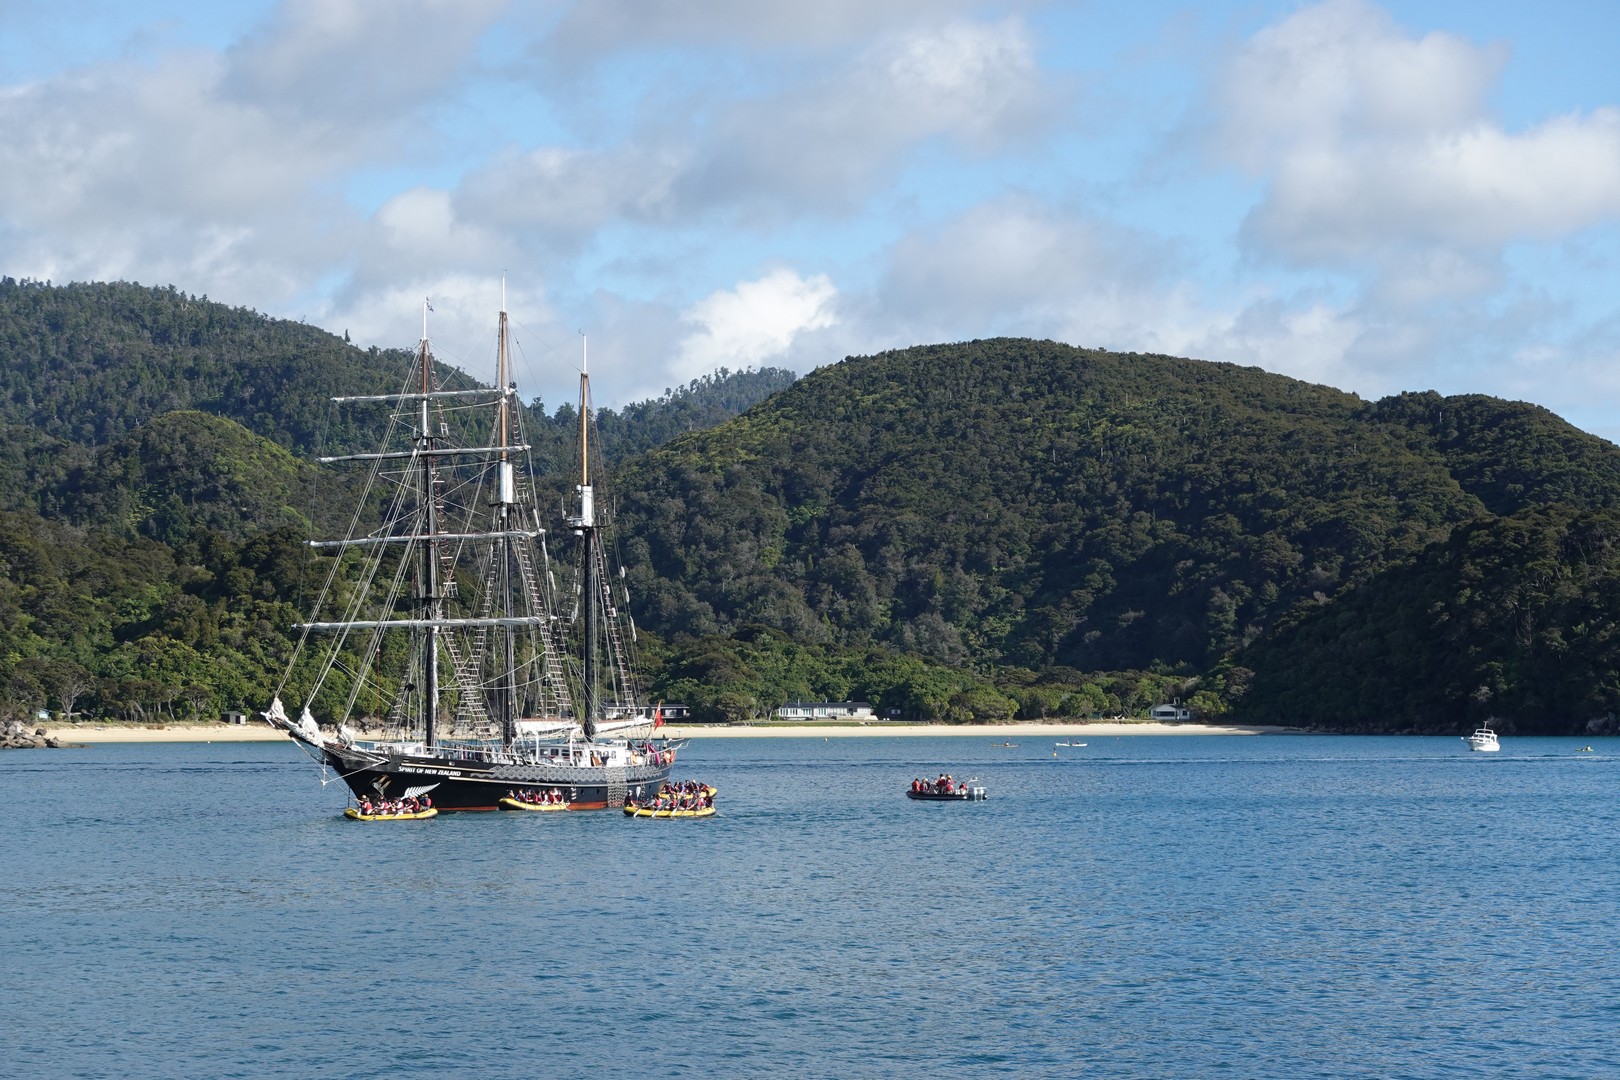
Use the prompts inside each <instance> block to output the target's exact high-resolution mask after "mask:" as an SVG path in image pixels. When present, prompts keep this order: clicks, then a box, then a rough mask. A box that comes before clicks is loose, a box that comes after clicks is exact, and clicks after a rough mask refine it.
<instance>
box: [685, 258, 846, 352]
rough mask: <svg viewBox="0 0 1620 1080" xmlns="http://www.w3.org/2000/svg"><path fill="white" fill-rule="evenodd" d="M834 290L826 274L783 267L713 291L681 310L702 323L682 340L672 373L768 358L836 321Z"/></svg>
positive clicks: (836, 293)
mask: <svg viewBox="0 0 1620 1080" xmlns="http://www.w3.org/2000/svg"><path fill="white" fill-rule="evenodd" d="M837 295H838V290H837V289H836V288H835V287H834V286H833V283H832V282H831V281H830V280H828V279H827V277H826V275H817V276H815V277H811V278H802V277H800V276H799V275H798V274H796V273H794V272H793V271H792V270H787V269H780V270H774V271H772V272H771V273H769V274H766V275H765V276H764V277H762V278H759V279H757V280H755V281H745V282H741V283H739V284H738V285H737V287H736V288H735V289H730V290H722V291H720V292H715V293H711V294H710V295H708V296H707V297H705V298H704V299H702V300H700V301H698V302H697V303H696V304H694V305H692V307H691V308H690V309H689V310H688V311H686V312H685V313H684V314H683V316H682V318H683V319H684V320H685V321H686V322H688V323H694V324H697V325H698V326H700V327H701V329H700V330H698V331H697V332H696V333H694V334H691V335H689V336H688V337H686V338H685V339H684V340H683V341H682V342H681V344H680V349H679V357H680V358H679V360H678V362H677V363H676V364H675V365H674V370H675V373H676V375H677V377H678V378H681V379H690V378H693V377H695V376H699V375H706V374H708V373H710V372H712V371H714V370H715V369H716V368H720V367H728V368H731V369H732V370H738V369H742V368H749V367H755V366H759V365H762V364H769V362H770V361H772V360H773V359H775V358H776V357H778V356H779V355H780V354H782V353H784V352H786V351H787V349H788V348H789V347H790V346H791V345H792V344H793V340H794V338H795V337H797V336H798V335H799V334H802V333H804V332H805V331H808V330H820V329H824V328H826V327H830V326H832V325H833V324H834V323H835V322H836V321H837V314H836V312H835V311H834V300H835V298H836V297H837Z"/></svg>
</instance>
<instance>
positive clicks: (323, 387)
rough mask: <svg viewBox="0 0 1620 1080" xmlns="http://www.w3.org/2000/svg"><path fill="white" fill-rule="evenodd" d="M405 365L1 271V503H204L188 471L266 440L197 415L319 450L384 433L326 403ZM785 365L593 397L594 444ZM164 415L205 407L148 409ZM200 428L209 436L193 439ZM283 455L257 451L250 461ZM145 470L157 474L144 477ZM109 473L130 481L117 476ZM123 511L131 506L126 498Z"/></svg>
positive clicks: (643, 438) (536, 428)
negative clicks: (225, 449)
mask: <svg viewBox="0 0 1620 1080" xmlns="http://www.w3.org/2000/svg"><path fill="white" fill-rule="evenodd" d="M410 363H411V361H410V357H409V354H408V353H406V352H403V351H400V350H379V349H375V348H373V349H359V348H356V347H354V346H352V345H350V344H349V343H348V342H346V341H345V340H344V339H343V338H341V337H338V336H336V335H334V334H331V333H328V332H327V331H325V330H321V329H318V328H316V327H313V326H307V325H305V324H303V323H297V322H288V321H286V320H281V319H272V318H269V317H267V316H264V315H261V314H259V313H258V312H255V311H250V310H248V309H245V308H233V307H228V306H226V305H223V304H217V303H213V302H211V301H209V300H208V299H207V298H206V297H202V298H199V297H195V296H188V295H186V294H185V293H183V292H180V291H179V290H177V289H175V288H174V287H173V286H169V287H164V288H151V287H146V286H142V285H137V284H133V283H129V282H111V283H84V284H72V285H65V286H53V285H49V284H44V283H40V282H29V281H23V282H18V281H16V280H13V279H11V278H0V446H3V449H0V507H5V508H11V509H24V508H26V509H32V510H39V511H42V512H45V513H47V514H60V515H65V516H68V517H72V518H76V519H93V517H94V513H93V512H92V511H99V510H101V509H104V508H106V507H107V505H108V503H109V500H112V501H114V502H121V503H122V504H127V505H126V509H128V508H130V507H133V508H135V509H137V510H138V508H139V507H140V506H141V505H142V504H143V501H148V500H147V499H146V497H147V496H148V495H150V496H151V497H152V498H155V499H158V500H167V499H170V498H171V496H174V495H175V490H171V488H178V490H179V492H180V494H181V495H183V496H184V497H185V500H186V501H190V502H197V501H198V498H199V494H198V492H196V491H195V490H194V489H195V486H196V482H198V481H201V482H203V483H207V478H206V477H201V476H199V475H197V473H196V469H197V466H198V464H199V463H200V462H201V461H202V460H203V459H205V458H206V459H208V460H213V459H214V458H216V457H218V456H219V453H218V451H219V450H220V446H221V445H222V444H234V449H233V450H232V453H234V454H237V455H241V454H248V453H253V454H257V453H259V451H258V450H251V449H250V446H251V441H250V440H247V439H246V438H245V434H246V433H245V432H244V433H242V434H241V435H232V434H230V433H229V432H227V431H225V430H224V429H223V428H222V427H221V426H220V425H219V424H211V423H207V422H206V421H205V420H204V419H203V414H206V416H210V417H213V418H216V419H218V420H222V421H226V422H229V423H233V424H235V425H240V426H241V427H242V428H245V429H246V431H247V432H252V433H253V434H254V435H257V436H259V437H260V438H261V439H265V440H269V441H270V442H272V443H275V444H277V445H278V446H280V447H281V448H283V449H285V450H287V451H291V452H292V453H293V454H295V455H296V456H297V457H298V458H299V459H301V460H306V461H307V460H308V459H309V457H310V456H311V455H312V454H313V453H314V452H316V451H320V452H324V453H343V452H348V451H356V450H361V451H363V450H368V449H371V448H372V447H373V446H374V445H375V444H376V442H377V440H378V438H379V434H380V428H379V426H378V425H379V424H380V422H381V419H382V418H381V416H380V414H379V413H378V411H377V410H367V409H340V408H334V407H333V406H332V404H331V400H330V399H331V398H332V397H334V396H338V395H359V394H383V393H389V392H392V391H394V390H397V389H398V387H399V384H400V380H401V378H403V374H404V372H406V371H407V370H408V368H409V365H410ZM440 372H441V378H442V379H443V380H444V383H445V385H447V386H452V387H455V386H474V385H481V382H480V380H479V379H478V377H477V375H476V373H474V374H469V373H466V372H462V371H459V370H457V369H455V368H451V367H448V366H445V365H442V364H441V365H440ZM794 378H795V376H794V375H793V373H792V372H788V371H782V370H780V369H774V368H767V369H764V370H761V371H742V372H733V371H725V370H722V371H720V372H717V373H716V374H714V375H711V376H706V377H704V378H701V379H696V380H693V381H692V382H690V383H688V384H687V385H685V386H681V387H677V388H675V389H673V390H668V391H666V392H665V393H664V394H663V396H662V397H659V398H656V399H653V400H650V401H644V402H637V403H633V404H630V405H627V406H624V407H623V408H622V409H620V410H618V411H614V410H602V411H601V412H600V415H599V417H598V426H599V429H600V431H601V435H602V442H603V450H604V452H605V453H606V454H607V455H608V457H609V459H610V460H611V459H614V458H616V457H618V456H620V455H623V454H629V453H636V452H640V451H643V450H646V449H648V448H650V447H653V446H657V445H659V444H660V443H662V442H664V441H666V440H668V439H669V438H672V437H674V436H675V435H677V434H681V433H684V432H688V431H692V430H696V429H698V428H701V427H706V426H711V425H713V424H716V423H719V422H721V421H723V420H725V419H727V418H729V417H731V416H735V415H737V414H738V413H740V412H742V411H744V410H745V409H747V408H748V407H749V406H751V405H753V404H755V403H756V402H758V401H760V400H763V399H764V398H766V397H768V396H769V395H770V394H772V393H775V392H776V391H777V390H779V389H781V388H783V387H785V386H788V385H790V384H791V383H792V382H793V379H794ZM538 406H539V403H538V402H536V403H535V405H534V406H533V407H531V410H530V416H529V418H528V421H529V428H530V436H531V438H532V441H533V442H535V443H536V445H537V446H539V447H540V448H541V449H542V454H543V455H545V454H547V453H548V452H550V451H553V450H554V451H555V454H556V455H557V456H563V452H562V450H561V449H560V448H562V447H565V446H568V445H571V441H572V439H573V436H574V431H575V425H576V421H577V413H576V412H575V410H574V408H573V406H572V405H568V404H564V405H562V406H561V407H560V408H559V409H558V410H557V411H556V412H555V413H554V414H553V415H551V416H549V417H548V416H546V415H545V413H543V412H542V411H540V409H539V407H538ZM171 413H195V414H198V415H194V416H192V417H191V418H190V419H188V420H184V421H174V422H169V423H163V424H158V423H157V422H158V421H159V420H160V419H161V418H163V417H165V416H167V415H169V414H171ZM154 425H156V426H154ZM193 439H201V440H202V442H203V444H204V445H203V446H201V447H200V448H189V449H188V447H187V445H186V444H187V443H188V442H189V441H190V440H193ZM265 452H266V453H268V450H266V451H265ZM131 453H135V454H137V455H138V457H139V459H140V464H139V465H135V464H132V463H131V461H130V460H129V455H130V454H131ZM271 457H274V455H273V454H272V455H271ZM170 458H172V459H175V460H173V461H168V460H165V459H170ZM284 467H285V463H277V464H274V465H271V464H270V463H269V462H268V461H266V462H260V463H259V465H256V466H253V467H252V468H250V469H248V471H250V472H251V471H254V470H256V469H262V468H272V469H281V468H284ZM154 477H155V478H156V480H155V486H154V485H153V484H148V483H147V482H148V481H152V480H153V479H154ZM115 478H122V479H123V480H126V481H129V483H126V484H124V485H123V487H122V488H120V484H119V481H118V480H117V479H115ZM286 479H287V478H283V481H278V484H279V485H280V486H279V487H278V488H277V489H276V492H262V491H261V492H258V493H257V494H258V495H259V496H261V497H267V496H269V495H271V494H276V493H279V495H285V494H287V492H286V491H285V490H283V489H284V488H285V482H284V481H286ZM130 484H134V485H135V486H136V487H137V488H141V487H142V486H143V485H144V486H146V487H150V488H151V490H150V491H146V490H133V489H131V487H130ZM86 486H87V487H88V488H90V489H93V490H90V491H89V492H88V494H89V495H91V499H90V502H89V503H88V504H87V503H85V502H84V501H82V500H81V499H80V496H81V494H85V493H86V492H84V491H81V488H82V487H86ZM295 486H296V485H295ZM115 489H117V490H115ZM120 491H121V492H122V493H120ZM204 494H206V493H204ZM278 497H279V496H278ZM234 505H236V506H241V505H243V504H242V503H241V502H240V501H238V502H237V503H235V504H234ZM287 506H288V507H289V508H295V509H299V510H300V512H301V511H302V509H307V508H297V506H296V499H294V500H292V502H291V503H288V504H287ZM117 514H118V515H122V516H121V518H120V519H121V520H122V519H128V514H127V513H125V512H124V510H118V511H117ZM266 515H268V517H266ZM202 516H204V517H212V518H214V519H215V521H214V523H215V524H229V525H230V526H231V528H230V531H233V532H239V533H240V532H244V531H251V529H253V528H256V527H258V526H260V525H262V524H263V523H264V522H265V521H266V520H269V519H285V517H286V515H285V514H284V513H282V508H280V507H278V508H276V509H274V510H271V509H267V508H264V507H256V508H254V510H253V512H252V513H250V514H249V515H248V516H247V518H246V519H245V520H244V521H240V522H227V521H226V518H227V517H228V514H225V513H220V514H215V513H214V511H213V510H212V509H210V508H208V507H204V508H203V515H202Z"/></svg>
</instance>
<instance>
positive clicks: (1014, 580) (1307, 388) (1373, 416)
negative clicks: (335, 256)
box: [621, 340, 1620, 686]
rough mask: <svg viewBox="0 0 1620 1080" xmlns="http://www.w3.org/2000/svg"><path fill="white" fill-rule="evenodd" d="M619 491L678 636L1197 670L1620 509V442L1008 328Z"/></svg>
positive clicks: (873, 375) (646, 583) (764, 408)
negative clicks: (1364, 595)
mask: <svg viewBox="0 0 1620 1080" xmlns="http://www.w3.org/2000/svg"><path fill="white" fill-rule="evenodd" d="M621 488H622V490H624V491H625V493H626V508H625V519H626V522H625V524H626V528H625V532H626V533H628V534H630V535H633V536H638V537H643V538H644V539H642V540H639V541H638V542H637V543H638V544H640V545H642V546H640V547H637V548H636V549H634V550H633V551H632V552H631V553H630V557H629V558H628V559H627V563H628V564H629V565H630V566H632V567H633V568H634V567H638V566H643V565H645V569H644V570H643V571H642V577H643V580H642V581H640V582H638V583H637V584H638V585H639V586H640V587H641V589H642V590H643V592H644V593H646V594H649V595H650V601H649V604H648V607H647V610H646V611H645V613H644V615H643V621H644V623H646V624H647V625H650V626H651V627H653V628H654V629H656V630H659V631H662V632H664V633H666V634H683V633H684V634H692V635H702V634H707V633H713V632H717V631H718V632H728V631H732V630H734V629H736V628H738V627H741V626H744V625H746V624H750V623H755V624H763V625H764V626H767V627H774V628H778V629H780V630H782V631H785V632H787V633H788V634H789V635H791V636H792V637H794V638H796V639H798V640H801V641H832V642H839V643H845V644H854V645H859V644H865V643H870V642H877V643H884V644H889V645H893V646H895V647H897V648H900V649H903V650H906V651H910V652H914V653H921V654H924V655H927V656H930V657H934V658H938V659H941V660H945V661H948V662H951V663H954V664H963V665H985V664H992V663H995V664H1008V665H1016V666H1019V667H1023V668H1028V669H1032V670H1036V671H1041V670H1047V671H1050V670H1054V669H1058V670H1062V669H1070V670H1078V671H1082V672H1093V671H1107V670H1119V669H1137V670H1159V671H1180V672H1186V673H1199V672H1207V671H1209V670H1211V669H1215V668H1218V667H1219V666H1220V665H1222V664H1223V662H1226V663H1229V662H1230V660H1231V658H1233V657H1236V656H1238V655H1239V654H1240V652H1241V651H1242V650H1243V649H1244V648H1245V647H1246V646H1249V645H1251V644H1252V643H1255V642H1258V641H1260V640H1262V639H1264V638H1265V636H1266V635H1267V633H1268V631H1269V630H1270V629H1271V628H1272V627H1274V626H1276V625H1277V624H1278V623H1279V622H1280V621H1281V620H1283V619H1284V618H1285V617H1286V616H1288V615H1289V613H1290V612H1295V611H1299V610H1304V609H1308V608H1310V607H1312V606H1321V605H1324V604H1328V603H1330V602H1333V601H1335V599H1336V598H1341V597H1343V596H1344V595H1346V594H1347V593H1348V592H1350V591H1352V590H1354V589H1356V588H1357V587H1359V586H1362V585H1364V584H1366V583H1367V582H1369V581H1372V580H1373V579H1374V578H1375V577H1376V576H1377V575H1379V574H1380V572H1382V571H1384V570H1386V569H1388V568H1391V567H1395V566H1402V565H1405V564H1407V563H1409V562H1410V561H1411V560H1412V559H1413V558H1414V557H1415V556H1416V555H1417V554H1418V553H1419V552H1421V551H1423V550H1424V549H1425V548H1426V547H1427V546H1429V545H1431V544H1435V543H1438V542H1440V541H1443V540H1445V539H1446V538H1447V537H1448V536H1449V535H1450V534H1451V532H1452V530H1453V529H1455V528H1456V527H1457V526H1458V525H1460V524H1463V523H1467V522H1474V521H1478V520H1480V519H1485V518H1489V517H1491V516H1493V515H1506V514H1515V513H1518V512H1520V511H1523V510H1525V509H1528V508H1533V507H1538V506H1542V505H1545V504H1552V503H1560V504H1566V505H1568V506H1571V507H1574V508H1581V509H1593V508H1605V507H1614V506H1616V505H1620V450H1617V449H1616V448H1615V447H1614V446H1613V445H1611V444H1609V443H1607V442H1604V441H1603V440H1600V439H1597V438H1595V437H1593V436H1590V435H1586V434H1584V433H1582V432H1580V431H1578V430H1576V429H1575V428H1573V427H1571V426H1570V425H1568V424H1567V423H1564V422H1563V421H1561V420H1559V419H1558V418H1557V417H1555V416H1553V415H1552V414H1550V413H1548V412H1546V411H1545V410H1543V409H1540V408H1537V407H1534V406H1530V405H1525V404H1520V403H1513V402H1506V401H1499V400H1495V399H1490V398H1484V397H1477V396H1470V397H1463V398H1441V397H1440V396H1438V395H1435V394H1407V395H1402V396H1399V397H1395V398H1390V399H1386V400H1384V401H1379V402H1375V403H1368V402H1364V401H1362V400H1361V399H1359V398H1357V397H1355V396H1354V395H1349V394H1345V393H1341V392H1339V391H1336V390H1332V389H1328V388H1325V387H1320V386H1314V385H1310V384H1307V383H1303V382H1299V381H1297V380H1293V379H1289V378H1285V377H1282V376H1278V375H1272V374H1267V373H1265V372H1262V371H1260V370H1258V369H1254V368H1243V367H1236V366H1232V365H1226V364H1214V363H1205V362H1200V361H1193V360H1182V359H1175V358H1171V357H1165V356H1145V355H1135V354H1129V355H1122V354H1114V353H1105V352H1099V351H1089V350H1081V349H1074V348H1069V347H1067V346H1063V345H1058V344H1054V343H1051V342H1041V341H1027V340H991V341H976V342H971V343H967V344H959V345H941V346H932V347H925V348H915V349H907V350H903V351H898V352H891V353H885V354H882V355H878V356H872V357H864V358H854V359H849V360H846V361H844V362H843V363H840V364H837V365H834V366H831V367H828V368H824V369H822V370H820V371H817V372H815V373H814V374H812V375H810V376H807V377H805V378H804V379H802V380H800V381H799V382H798V383H797V384H796V385H794V386H793V387H792V388H790V389H788V390H786V391H785V392H783V393H781V394H778V395H777V396H776V397H774V398H772V399H771V400H770V401H768V402H766V403H765V404H763V405H761V406H760V407H758V408H756V409H754V410H752V411H751V412H749V413H748V414H746V415H745V416H743V417H741V418H739V419H738V420H734V421H732V422H730V423H728V424H725V425H723V426H721V427H718V428H715V429H713V430H710V431H706V432H702V433H698V434H694V435H691V436H688V437H685V438H682V439H678V440H676V441H674V442H672V443H670V444H669V445H667V446H666V447H664V448H663V449H661V450H659V451H657V452H655V453H653V454H651V455H649V456H647V457H646V458H644V459H641V460H640V461H639V463H638V465H637V468H636V471H635V472H634V474H633V475H631V476H629V477H627V478H626V479H625V481H624V482H623V483H622V484H621ZM640 556H645V559H644V560H643V559H642V558H641V557H640ZM633 572H634V571H633ZM1274 674H1275V673H1274ZM1207 685H1209V683H1207V682H1206V686H1207Z"/></svg>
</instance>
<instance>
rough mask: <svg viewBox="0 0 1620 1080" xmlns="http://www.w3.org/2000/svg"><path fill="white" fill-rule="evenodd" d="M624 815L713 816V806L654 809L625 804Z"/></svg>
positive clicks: (659, 816) (662, 816)
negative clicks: (688, 808)
mask: <svg viewBox="0 0 1620 1080" xmlns="http://www.w3.org/2000/svg"><path fill="white" fill-rule="evenodd" d="M624 816H625V817H656V818H699V817H713V816H714V807H712V806H703V807H699V808H698V809H696V810H654V809H653V808H652V807H650V806H626V807H625V808H624Z"/></svg>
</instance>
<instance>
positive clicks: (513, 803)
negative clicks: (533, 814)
mask: <svg viewBox="0 0 1620 1080" xmlns="http://www.w3.org/2000/svg"><path fill="white" fill-rule="evenodd" d="M501 809H502V810H529V811H536V810H538V811H541V812H544V811H547V810H566V809H568V804H567V803H565V802H547V803H533V802H524V801H523V800H522V799H502V800H501Z"/></svg>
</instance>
